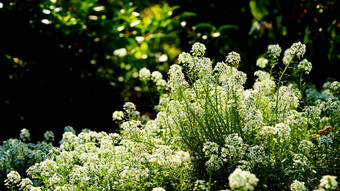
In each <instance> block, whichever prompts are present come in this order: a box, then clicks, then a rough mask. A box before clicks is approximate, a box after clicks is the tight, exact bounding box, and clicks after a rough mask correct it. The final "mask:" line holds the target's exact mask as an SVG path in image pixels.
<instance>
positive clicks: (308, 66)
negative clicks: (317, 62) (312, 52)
mask: <svg viewBox="0 0 340 191" xmlns="http://www.w3.org/2000/svg"><path fill="white" fill-rule="evenodd" d="M298 68H299V69H300V70H301V71H304V72H305V73H306V74H309V72H310V71H311V70H312V63H311V62H308V60H307V59H303V60H302V61H301V62H299V64H298Z"/></svg>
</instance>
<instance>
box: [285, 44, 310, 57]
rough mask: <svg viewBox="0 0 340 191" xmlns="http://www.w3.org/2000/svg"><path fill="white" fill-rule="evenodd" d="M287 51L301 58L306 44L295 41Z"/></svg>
mask: <svg viewBox="0 0 340 191" xmlns="http://www.w3.org/2000/svg"><path fill="white" fill-rule="evenodd" d="M289 52H290V54H291V55H295V56H297V57H298V58H301V57H303V55H304V54H305V52H306V45H304V44H302V43H301V42H296V43H294V44H293V45H292V46H291V47H290V48H289Z"/></svg>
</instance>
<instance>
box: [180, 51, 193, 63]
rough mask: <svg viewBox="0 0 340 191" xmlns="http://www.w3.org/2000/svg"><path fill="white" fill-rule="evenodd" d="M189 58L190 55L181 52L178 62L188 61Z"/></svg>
mask: <svg viewBox="0 0 340 191" xmlns="http://www.w3.org/2000/svg"><path fill="white" fill-rule="evenodd" d="M190 60H191V55H190V54H189V53H186V52H182V53H181V54H180V55H179V56H178V63H188V62H189V61H190Z"/></svg>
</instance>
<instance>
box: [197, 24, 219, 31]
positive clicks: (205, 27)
mask: <svg viewBox="0 0 340 191" xmlns="http://www.w3.org/2000/svg"><path fill="white" fill-rule="evenodd" d="M194 27H195V28H196V29H210V30H213V31H215V30H216V27H215V26H214V25H212V24H210V23H198V24H197V25H195V26H194Z"/></svg>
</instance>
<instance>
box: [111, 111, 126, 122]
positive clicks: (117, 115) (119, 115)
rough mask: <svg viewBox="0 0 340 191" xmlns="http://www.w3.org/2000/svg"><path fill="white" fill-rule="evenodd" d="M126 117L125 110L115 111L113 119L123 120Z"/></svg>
mask: <svg viewBox="0 0 340 191" xmlns="http://www.w3.org/2000/svg"><path fill="white" fill-rule="evenodd" d="M123 119H124V112H123V111H114V112H113V113H112V120H113V121H122V120H123Z"/></svg>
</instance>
